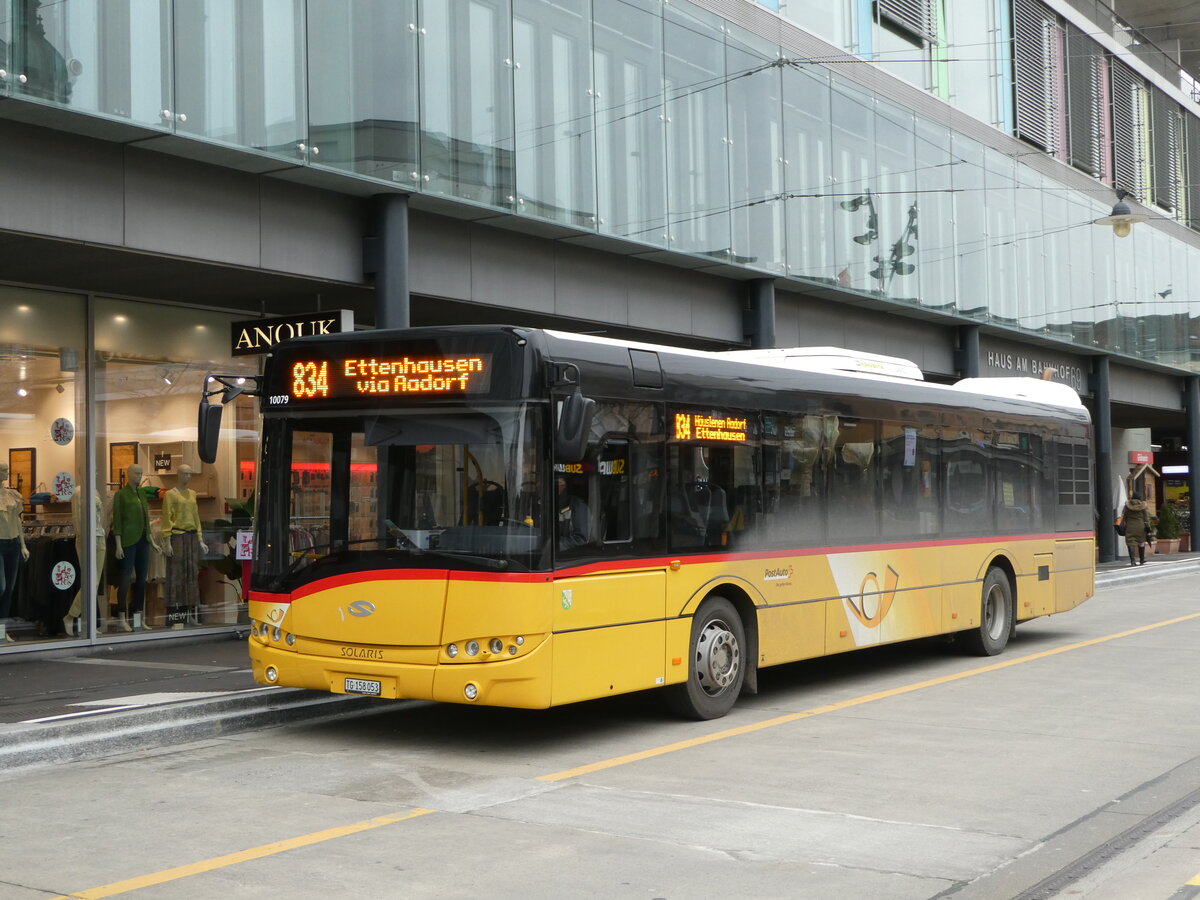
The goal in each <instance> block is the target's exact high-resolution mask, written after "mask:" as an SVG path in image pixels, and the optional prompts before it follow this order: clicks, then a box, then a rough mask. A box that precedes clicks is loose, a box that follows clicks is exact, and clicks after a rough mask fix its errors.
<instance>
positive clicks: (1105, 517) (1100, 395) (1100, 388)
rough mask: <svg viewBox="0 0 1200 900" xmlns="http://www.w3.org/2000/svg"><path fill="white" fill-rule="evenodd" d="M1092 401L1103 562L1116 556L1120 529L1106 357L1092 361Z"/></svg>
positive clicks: (1099, 543)
mask: <svg viewBox="0 0 1200 900" xmlns="http://www.w3.org/2000/svg"><path fill="white" fill-rule="evenodd" d="M1091 387H1092V400H1093V402H1094V403H1095V407H1096V413H1095V416H1094V417H1093V420H1092V428H1093V439H1094V441H1095V445H1096V514H1097V516H1099V518H1098V520H1097V522H1096V546H1097V548H1098V549H1099V551H1100V553H1099V558H1100V562H1112V561H1113V560H1114V559H1116V558H1117V532H1116V529H1115V528H1113V521H1114V520H1115V519H1116V515H1117V513H1118V512H1119V511H1118V510H1114V509H1113V470H1112V446H1113V432H1112V392H1111V382H1110V380H1109V366H1108V357H1107V356H1097V357H1094V358H1093V360H1092V378H1091Z"/></svg>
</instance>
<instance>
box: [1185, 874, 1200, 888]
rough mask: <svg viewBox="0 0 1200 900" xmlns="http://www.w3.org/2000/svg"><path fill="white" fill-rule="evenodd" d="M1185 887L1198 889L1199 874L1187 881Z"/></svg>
mask: <svg viewBox="0 0 1200 900" xmlns="http://www.w3.org/2000/svg"><path fill="white" fill-rule="evenodd" d="M1185 887H1200V873H1197V874H1196V877H1195V878H1193V879H1192V880H1191V881H1189V882H1188V883H1187V884H1186V885H1185Z"/></svg>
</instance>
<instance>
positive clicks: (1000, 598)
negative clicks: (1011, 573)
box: [960, 566, 1013, 656]
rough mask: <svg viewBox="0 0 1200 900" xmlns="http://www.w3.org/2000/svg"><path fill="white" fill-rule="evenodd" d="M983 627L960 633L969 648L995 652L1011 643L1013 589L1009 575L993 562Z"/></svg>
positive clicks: (985, 585)
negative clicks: (1009, 640)
mask: <svg viewBox="0 0 1200 900" xmlns="http://www.w3.org/2000/svg"><path fill="white" fill-rule="evenodd" d="M980 602H981V609H980V614H979V627H978V628H975V629H973V630H971V631H964V632H963V633H962V634H961V635H960V637H961V639H962V643H963V647H964V648H965V649H966V650H967V652H969V653H972V654H974V655H976V656H995V655H996V654H997V653H999V652H1000V651H1002V650H1003V649H1004V648H1005V647H1006V646H1008V639H1009V637H1010V636H1011V635H1012V632H1013V592H1012V584H1010V583H1009V580H1008V575H1007V574H1006V573H1005V572H1004V570H1003V569H1000V568H997V567H995V566H993V567H992V568H990V569H988V572H987V575H986V576H985V577H984V579H983V597H982V598H981V601H980Z"/></svg>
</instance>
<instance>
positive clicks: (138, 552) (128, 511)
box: [112, 463, 150, 631]
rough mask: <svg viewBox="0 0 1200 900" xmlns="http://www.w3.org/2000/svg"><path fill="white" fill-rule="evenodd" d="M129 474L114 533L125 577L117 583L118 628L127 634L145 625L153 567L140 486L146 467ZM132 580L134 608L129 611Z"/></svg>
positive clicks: (119, 496) (116, 501)
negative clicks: (149, 571)
mask: <svg viewBox="0 0 1200 900" xmlns="http://www.w3.org/2000/svg"><path fill="white" fill-rule="evenodd" d="M125 473H126V479H125V486H124V487H122V488H121V489H120V490H119V491H117V492H116V494H114V495H113V504H112V533H113V546H114V550H115V554H114V555H115V556H116V557H117V559H119V560H120V561H121V578H120V580H119V581H118V582H117V625H118V627H119V628H121V629H122V630H124V631H133V630H134V628H140V627H141V626H142V610H143V608H144V607H145V605H146V570H147V569H148V568H149V565H150V508H149V506H148V505H147V503H146V495H145V494H143V493H142V491H141V487H140V486H141V483H142V467H141V466H139V465H138V464H137V463H134V464H133V465H131V466H130V467H129V468H128V469H126V470H125ZM131 581H132V582H133V608H132V609H130V608H129V586H130V582H131ZM131 619H132V623H131V621H130V620H131Z"/></svg>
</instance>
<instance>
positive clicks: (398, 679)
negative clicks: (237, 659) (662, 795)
mask: <svg viewBox="0 0 1200 900" xmlns="http://www.w3.org/2000/svg"><path fill="white" fill-rule="evenodd" d="M550 644H551V640H550V639H547V640H545V641H543V642H542V643H541V644H540V645H538V646H537V647H535V648H533V649H532V650H531V651H530V652H528V653H526V654H523V655H522V656H520V657H518V658H516V659H497V660H493V661H489V662H463V663H435V664H419V663H394V662H381V661H377V660H370V659H340V658H332V657H328V656H317V655H313V654H307V653H297V652H295V651H291V650H285V649H283V648H281V647H274V646H270V645H263V644H260V643H258V642H257V641H255V640H254V639H253V638H252V639H251V640H250V662H251V665H252V667H253V672H254V680H255V681H257V682H258V683H259V684H269V685H279V686H283V687H298V688H308V689H309V690H315V691H329V692H330V693H334V694H352V695H363V696H373V697H381V698H384V699H392V700H399V699H406V700H436V701H438V702H441V703H467V704H473V705H476V706H508V707H518V708H524V709H545V708H547V707H549V706H550V696H551V674H552V673H551V662H552V659H553V655H552V652H551V648H550ZM271 674H273V675H274V677H273V678H272V677H270V676H271Z"/></svg>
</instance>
